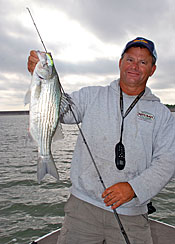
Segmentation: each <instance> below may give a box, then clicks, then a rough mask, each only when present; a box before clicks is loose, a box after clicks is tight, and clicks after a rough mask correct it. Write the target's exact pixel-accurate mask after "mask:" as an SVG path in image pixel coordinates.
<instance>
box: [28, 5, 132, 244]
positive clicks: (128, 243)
mask: <svg viewBox="0 0 175 244" xmlns="http://www.w3.org/2000/svg"><path fill="white" fill-rule="evenodd" d="M27 10H28V12H29V14H30V16H31V18H32V21H33V24H34V26H35V28H36V30H37V33H38V35H39V37H40V40H41V43H42V44H43V47H44V49H45V51H46V53H47V49H46V47H45V45H44V42H43V40H42V38H41V35H40V33H39V31H38V28H37V26H36V24H35V21H34V19H33V17H32V14H31V12H30V9H29V8H27ZM58 82H59V85H60V88H61V91H62V93H63V95H64V96H65V97H67V95H66V93H65V91H64V89H63V87H62V85H61V82H60V80H59V77H58ZM68 102H69V101H68ZM68 106H69V109H70V111H71V113H72V115H73V117H74V120H75V123H76V125H77V127H78V130H79V132H80V134H81V136H82V138H83V141H84V143H85V145H86V148H87V150H88V153H89V155H90V158H91V160H92V162H93V164H94V167H95V169H96V172H97V175H98V177H99V180H100V182H101V184H102V186H103V188H104V190H105V189H106V186H105V184H104V181H103V179H102V176H101V174H100V171H99V169H98V167H97V164H96V162H95V160H94V157H93V155H92V152H91V150H90V147H89V145H88V143H87V140H86V138H85V136H84V133H83V131H82V129H81V127H80V126H79V123H78V120H77V118H76V116H75V113H74V111H73V109H72V107H71V104H70V102H69V103H68ZM111 206H112V205H111ZM113 212H114V216H115V218H116V219H117V222H118V224H119V227H120V230H121V233H122V234H123V237H124V239H125V242H126V244H131V243H130V241H129V238H128V236H127V234H126V231H125V229H124V227H123V224H122V222H121V220H120V218H119V215H118V213H117V211H116V209H113Z"/></svg>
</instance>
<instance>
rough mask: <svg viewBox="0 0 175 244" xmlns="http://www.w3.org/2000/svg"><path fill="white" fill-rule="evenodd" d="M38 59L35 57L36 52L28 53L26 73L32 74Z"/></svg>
mask: <svg viewBox="0 0 175 244" xmlns="http://www.w3.org/2000/svg"><path fill="white" fill-rule="evenodd" d="M38 61H39V58H38V55H37V52H36V51H34V50H32V51H30V56H29V57H28V63H27V67H28V71H29V72H30V73H31V74H33V71H34V69H35V66H36V64H37V63H38Z"/></svg>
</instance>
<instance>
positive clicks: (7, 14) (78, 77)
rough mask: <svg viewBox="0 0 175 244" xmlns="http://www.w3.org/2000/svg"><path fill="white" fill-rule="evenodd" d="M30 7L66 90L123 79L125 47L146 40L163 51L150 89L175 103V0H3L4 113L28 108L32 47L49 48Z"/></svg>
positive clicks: (0, 62) (0, 73)
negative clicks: (121, 65) (137, 39)
mask: <svg viewBox="0 0 175 244" xmlns="http://www.w3.org/2000/svg"><path fill="white" fill-rule="evenodd" d="M26 7H29V8H30V10H31V12H32V15H33V17H34V19H35V22H36V24H37V26H38V29H39V31H40V34H41V36H42V38H43V41H44V43H45V45H46V47H47V50H48V51H51V53H52V56H53V58H54V62H55V65H56V68H57V71H58V73H59V76H60V80H61V82H62V85H63V87H64V90H65V91H66V92H71V91H73V90H77V89H79V88H81V87H83V86H88V85H107V84H109V83H110V82H111V81H112V80H114V79H117V78H118V76H119V69H118V61H119V58H120V55H121V52H122V50H123V48H124V46H125V44H126V43H127V42H128V41H129V40H132V39H134V38H135V37H137V36H142V37H145V38H148V39H151V40H153V41H154V43H155V45H156V49H157V53H158V62H157V70H156V73H155V74H154V76H153V77H151V78H150V79H149V81H148V86H149V87H150V88H151V89H152V91H153V93H154V94H155V95H157V96H159V97H160V99H161V101H162V102H163V103H169V104H175V1H174V0H147V1H142V0H47V1H46V0H34V1H33V0H29V1H28V0H18V1H15V0H0V53H1V57H0V110H24V109H27V107H24V105H23V100H24V95H25V93H26V91H27V90H28V87H29V84H30V80H31V77H30V74H29V72H28V71H27V58H28V55H29V52H30V50H31V49H35V50H43V46H42V44H41V42H40V40H39V37H38V35H37V32H36V30H35V27H34V25H33V23H32V20H31V18H30V15H29V13H28V11H27V10H26Z"/></svg>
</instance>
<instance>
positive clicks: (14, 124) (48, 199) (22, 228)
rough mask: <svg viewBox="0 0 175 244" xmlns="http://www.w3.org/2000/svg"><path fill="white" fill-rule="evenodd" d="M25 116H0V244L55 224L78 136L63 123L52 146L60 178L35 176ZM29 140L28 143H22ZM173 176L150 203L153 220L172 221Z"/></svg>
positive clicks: (16, 242) (13, 243)
mask: <svg viewBox="0 0 175 244" xmlns="http://www.w3.org/2000/svg"><path fill="white" fill-rule="evenodd" d="M27 128H28V116H27V115H18V116H16V115H13V116H0V243H1V244H24V243H26V244H27V243H29V242H31V241H33V240H35V239H37V238H38V237H39V236H42V235H44V234H46V233H48V232H51V231H53V230H55V229H57V228H59V227H61V223H62V221H63V218H64V211H63V207H64V204H65V202H66V200H67V198H68V195H69V187H70V185H71V184H70V178H69V175H70V174H69V173H70V162H71V158H72V154H73V150H74V145H75V142H76V138H77V133H78V132H77V128H76V126H74V125H71V126H70V125H64V126H63V130H64V134H65V138H64V140H62V141H60V142H59V143H58V144H57V146H55V147H54V148H53V150H52V151H53V156H54V159H55V161H56V165H57V168H58V171H59V172H60V182H59V183H57V182H56V181H55V180H54V178H52V177H49V176H47V177H46V178H45V179H44V181H42V183H41V184H40V185H39V184H38V183H37V180H36V162H37V150H36V147H35V146H30V147H29V145H28V143H27V141H26V138H27ZM26 143H27V145H26ZM174 191H175V179H174V180H172V181H171V182H170V183H169V184H168V185H167V186H166V188H164V189H163V190H162V192H161V193H160V194H158V195H157V196H156V197H155V198H154V199H153V203H154V205H155V207H156V208H157V212H156V213H154V214H153V215H152V217H153V218H154V219H157V220H160V221H163V222H165V223H168V224H172V225H175V217H174V209H175V196H174Z"/></svg>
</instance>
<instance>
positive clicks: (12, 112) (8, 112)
mask: <svg viewBox="0 0 175 244" xmlns="http://www.w3.org/2000/svg"><path fill="white" fill-rule="evenodd" d="M166 106H167V105H166ZM167 107H168V108H169V110H170V111H171V112H175V106H167ZM1 115H29V111H27V110H24V111H0V116H1Z"/></svg>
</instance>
